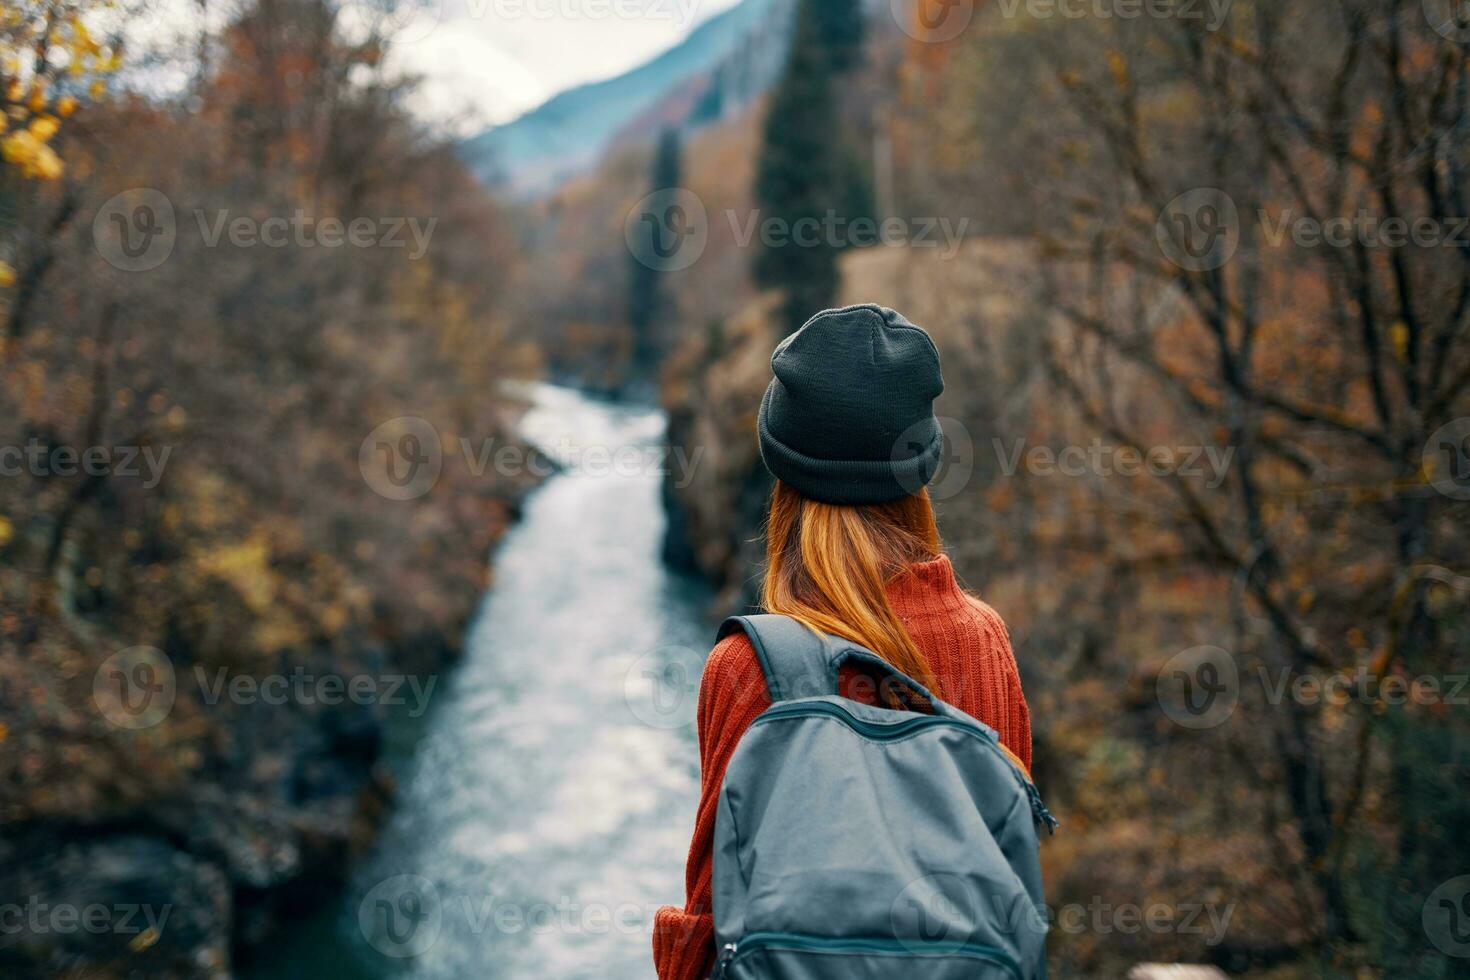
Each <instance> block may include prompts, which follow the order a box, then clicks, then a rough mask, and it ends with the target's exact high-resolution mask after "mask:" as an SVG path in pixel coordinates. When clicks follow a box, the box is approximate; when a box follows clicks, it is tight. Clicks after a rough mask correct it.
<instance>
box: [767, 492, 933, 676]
mask: <svg viewBox="0 0 1470 980" xmlns="http://www.w3.org/2000/svg"><path fill="white" fill-rule="evenodd" d="M940 547H941V545H940V541H939V527H938V526H937V525H936V524H935V522H934V508H933V507H932V506H931V505H930V503H929V493H928V491H927V490H922V489H921V490H920V491H919V492H918V493H916V494H912V495H910V496H907V497H902V498H900V499H898V500H894V501H891V502H889V503H884V504H866V505H840V504H829V503H823V502H822V501H819V500H812V499H810V498H807V497H803V496H802V495H801V494H799V493H797V492H796V491H795V490H793V489H791V488H790V487H789V486H787V485H786V484H784V483H781V482H780V481H777V483H776V489H775V490H774V492H773V493H772V494H771V508H770V513H769V516H768V517H767V519H766V573H765V582H764V585H763V588H762V604H763V605H764V606H765V608H766V609H767V610H768V611H770V612H773V613H782V614H784V615H787V616H790V617H791V618H793V619H795V620H797V621H799V622H802V623H805V624H806V625H807V626H809V627H811V628H812V629H815V630H819V631H821V632H824V633H831V634H833V635H834V636H841V637H843V638H844V639H848V640H852V641H853V642H854V643H858V644H861V645H862V646H864V647H867V648H868V649H869V650H872V651H873V652H874V653H876V654H878V655H879V656H880V657H882V658H883V659H884V660H886V661H887V662H888V663H889V664H891V665H892V666H894V667H896V668H897V669H898V670H900V671H902V672H903V673H905V674H907V675H908V676H910V677H912V678H913V679H914V680H916V681H918V682H919V683H921V684H923V685H924V686H925V687H927V688H929V690H930V691H931V692H933V694H934V696H935V697H943V693H942V692H941V691H940V690H939V688H938V679H937V678H936V677H934V675H933V672H932V671H931V670H930V669H929V662H928V660H927V659H926V658H925V657H924V654H923V652H922V651H921V650H920V649H919V648H918V646H917V645H916V644H915V643H914V640H913V637H911V636H910V635H909V632H908V630H907V629H906V628H905V627H904V625H903V621H902V620H901V619H899V618H898V614H897V613H896V612H894V610H893V607H892V606H891V605H890V604H889V602H888V596H887V593H886V591H885V590H884V586H885V585H887V583H888V582H889V580H890V579H892V578H893V577H894V576H896V575H899V574H900V573H902V572H903V570H904V569H905V568H907V567H908V566H909V565H911V564H913V563H914V562H919V561H926V560H929V559H931V558H936V557H938V556H939V554H940Z"/></svg>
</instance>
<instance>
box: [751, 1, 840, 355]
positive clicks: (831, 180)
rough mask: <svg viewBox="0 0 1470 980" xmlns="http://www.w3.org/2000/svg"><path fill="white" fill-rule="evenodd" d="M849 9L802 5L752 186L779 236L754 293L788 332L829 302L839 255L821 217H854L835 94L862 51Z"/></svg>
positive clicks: (758, 260) (759, 256)
mask: <svg viewBox="0 0 1470 980" xmlns="http://www.w3.org/2000/svg"><path fill="white" fill-rule="evenodd" d="M862 36H863V34H862V14H861V12H860V10H859V7H858V4H857V2H856V0H801V4H800V6H799V7H798V9H797V14H796V31H795V36H794V38H793V39H792V45H791V54H790V56H789V58H788V60H787V63H786V68H785V71H784V73H783V74H782V77H781V80H780V82H779V83H778V84H777V86H776V88H775V91H774V92H773V93H772V96H771V106H770V111H769V113H768V114H767V116H766V120H765V129H764V133H763V138H762V144H761V152H760V158H759V160H758V163H757V169H756V179H755V200H756V204H757V206H758V207H759V208H760V210H761V215H760V217H761V221H762V222H763V223H764V222H765V221H768V220H770V219H777V220H778V221H779V222H780V224H779V225H778V227H779V228H780V229H781V230H782V232H783V235H782V237H781V238H780V239H779V240H776V241H769V242H762V243H761V244H760V245H759V247H758V251H757V252H756V255H755V261H754V263H753V272H754V275H755V281H756V283H757V284H758V285H760V286H761V287H763V288H767V289H779V290H780V291H781V292H782V293H783V294H784V296H785V300H784V302H783V305H782V316H783V319H784V321H785V328H786V330H787V331H791V330H795V329H796V328H797V327H799V326H800V325H801V324H802V322H803V321H804V320H805V319H806V318H807V317H808V316H810V315H811V314H812V313H815V312H816V311H818V310H820V309H822V308H824V307H827V306H830V305H831V304H832V301H833V299H834V298H835V296H836V293H837V285H838V274H837V255H838V252H840V251H841V247H842V245H841V243H840V242H838V241H834V240H832V238H833V236H832V235H831V234H829V232H828V226H827V224H826V222H827V217H828V215H829V213H835V214H836V215H838V216H840V217H841V218H843V219H845V220H848V221H850V220H852V219H853V218H855V217H858V216H859V214H858V213H856V209H855V208H854V204H853V202H854V199H855V197H856V196H857V194H856V191H857V188H858V186H859V185H860V182H859V181H857V180H856V179H855V177H854V171H855V170H856V169H857V168H855V167H854V165H853V160H854V159H855V158H854V156H853V154H852V152H851V151H850V149H849V148H848V147H847V145H846V143H845V141H844V139H843V126H842V123H841V119H840V112H839V109H840V106H839V102H840V100H839V99H838V92H837V86H838V85H839V84H840V81H841V76H842V74H843V73H844V72H845V71H846V70H847V69H849V68H850V67H852V66H853V65H854V64H856V62H857V59H858V56H859V53H860V48H861V44H862Z"/></svg>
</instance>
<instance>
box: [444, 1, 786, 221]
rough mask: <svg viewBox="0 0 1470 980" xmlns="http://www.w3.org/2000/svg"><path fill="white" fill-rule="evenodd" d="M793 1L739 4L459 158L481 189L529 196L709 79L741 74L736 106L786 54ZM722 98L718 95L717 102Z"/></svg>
mask: <svg viewBox="0 0 1470 980" xmlns="http://www.w3.org/2000/svg"><path fill="white" fill-rule="evenodd" d="M793 8H794V0H744V2H743V3H740V4H738V5H737V6H735V7H732V8H731V9H729V10H727V11H724V12H723V13H720V14H717V15H715V16H714V17H711V18H710V19H709V20H707V21H705V22H704V23H703V24H701V25H699V26H698V27H696V28H695V29H694V30H693V31H691V32H690V34H689V36H688V37H687V38H685V39H684V40H683V41H682V42H680V43H679V44H677V45H675V46H674V47H672V48H670V49H669V50H668V51H665V52H664V53H663V54H661V55H659V56H658V57H656V58H654V59H653V60H652V61H649V62H647V63H645V64H643V65H640V66H639V67H637V68H634V69H633V70H631V71H629V72H626V73H625V74H622V75H619V76H617V77H616V78H610V79H607V80H606V81H602V82H592V83H589V84H587V85H581V86H578V87H577V88H573V89H568V90H567V91H565V92H562V93H561V94H559V95H557V96H555V97H553V98H551V99H550V100H548V101H547V102H545V103H544V104H542V105H541V106H540V107H538V108H536V109H533V110H531V111H530V112H528V113H526V114H525V115H523V116H521V117H520V118H518V119H516V120H514V121H512V122H509V123H506V124H505V125H503V126H497V127H495V128H493V129H490V130H487V131H486V132H484V133H481V134H479V135H478V136H473V137H471V138H470V139H468V140H466V141H465V142H464V143H463V144H461V148H460V151H461V154H462V156H463V157H464V159H465V160H466V161H467V162H468V164H469V165H470V167H471V168H472V169H473V170H474V171H475V173H476V174H477V175H478V176H479V177H480V179H481V180H483V181H485V182H487V183H496V184H501V185H503V186H505V187H506V188H507V189H508V190H510V191H511V192H512V193H515V194H521V195H535V194H539V193H542V192H545V191H547V190H550V189H552V188H554V187H555V186H556V185H558V184H559V183H560V182H561V181H563V180H565V179H566V178H567V177H570V176H573V175H575V174H577V173H580V172H582V171H585V170H586V169H587V168H588V167H590V166H591V165H592V164H593V163H595V162H596V161H597V159H598V157H599V156H600V155H601V154H602V152H603V150H604V149H606V147H607V146H608V144H609V142H611V140H612V139H613V137H614V136H616V135H619V134H621V133H624V131H625V129H626V128H627V127H629V126H631V125H633V124H635V123H636V121H637V120H639V119H640V117H645V116H647V114H648V113H649V112H650V110H652V109H654V108H655V107H656V106H657V104H658V103H659V102H660V101H662V100H664V99H666V98H668V97H670V96H671V95H674V94H677V93H680V92H681V90H683V89H685V88H687V87H689V86H691V85H693V86H696V87H697V88H699V89H701V90H704V89H708V88H709V87H710V84H711V81H712V80H716V79H720V80H722V84H724V82H723V80H725V79H727V78H728V77H730V76H731V75H734V74H737V72H734V71H732V70H731V66H732V65H734V64H739V65H741V66H747V65H755V66H756V70H754V71H752V70H750V69H748V68H742V70H740V71H739V72H738V76H739V77H740V78H741V79H745V80H747V81H746V84H745V89H746V91H743V92H741V93H738V94H739V95H740V96H741V98H740V101H745V100H747V99H748V98H751V97H753V96H754V95H756V94H759V91H761V90H764V88H765V87H766V86H767V85H769V84H770V81H771V80H772V79H773V77H774V71H773V70H772V69H770V68H768V67H767V65H768V64H778V63H779V57H773V52H779V51H781V50H784V41H785V38H786V36H787V35H788V33H789V30H788V27H787V25H788V24H789V20H790V12H791V10H792V9H793ZM725 98H728V96H726V95H724V94H722V100H723V99H725Z"/></svg>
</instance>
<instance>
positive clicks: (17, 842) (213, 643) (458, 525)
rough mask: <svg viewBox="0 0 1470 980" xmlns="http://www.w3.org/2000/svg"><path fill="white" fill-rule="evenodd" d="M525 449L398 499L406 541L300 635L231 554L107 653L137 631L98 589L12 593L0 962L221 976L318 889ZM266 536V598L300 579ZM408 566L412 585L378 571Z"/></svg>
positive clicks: (423, 687)
mask: <svg viewBox="0 0 1470 980" xmlns="http://www.w3.org/2000/svg"><path fill="white" fill-rule="evenodd" d="M507 431H508V429H507ZM507 441H508V437H507ZM523 451H525V450H523ZM522 469H523V471H524V473H523V475H518V476H508V475H506V474H504V473H497V474H488V475H487V474H481V475H480V477H479V478H478V479H477V480H475V481H474V482H473V484H469V483H467V482H466V481H465V480H464V479H463V478H462V477H460V478H458V486H457V488H452V489H450V492H449V493H446V494H445V495H444V496H443V497H442V498H441V497H438V496H437V495H436V497H435V498H434V500H435V501H437V502H431V503H428V504H426V505H424V506H422V507H418V508H416V509H409V510H404V511H402V514H403V515H404V516H405V517H406V518H411V520H410V523H411V524H413V525H414V527H415V528H416V529H417V530H416V533H417V535H418V540H417V542H416V548H415V555H416V556H417V557H409V558H405V559H404V561H403V564H402V565H398V566H395V567H394V568H393V569H392V572H393V574H391V575H390V574H384V575H380V576H376V577H372V576H369V577H365V578H363V579H361V580H354V581H351V582H347V583H344V589H351V590H353V594H352V595H351V596H350V598H349V597H348V596H341V597H340V598H341V599H342V600H343V602H344V604H345V605H346V608H345V609H344V610H343V611H342V612H341V613H340V614H338V613H335V612H326V611H323V610H321V609H319V608H315V607H313V612H312V614H311V619H310V620H309V628H304V629H303V631H302V637H303V640H304V642H302V643H300V644H299V645H297V644H292V645H289V646H280V647H272V645H270V644H269V643H268V642H266V641H267V640H268V638H269V637H270V636H272V635H274V634H272V633H270V632H269V630H267V629H266V627H267V626H269V625H271V624H272V622H273V620H272V618H271V616H272V612H271V610H270V609H269V608H260V607H259V605H258V603H257V604H256V607H255V612H256V613H257V615H252V614H251V612H252V603H251V602H250V601H246V600H248V599H249V598H251V597H249V596H248V589H249V584H248V583H247V581H246V579H247V576H245V575H244V574H243V573H242V572H241V570H240V567H239V566H240V565H241V564H244V563H246V558H245V557H242V556H239V555H235V556H234V557H233V561H221V562H219V563H218V564H217V566H215V567H214V568H213V571H214V574H213V575H206V576H200V577H199V578H198V579H197V580H195V581H194V582H193V583H192V584H191V591H190V592H189V593H188V598H190V599H195V600H199V601H201V602H204V601H207V602H208V603H210V605H209V608H208V609H207V610H205V612H204V614H205V615H206V616H207V619H206V620H204V621H200V622H189V621H187V613H186V611H185V610H184V609H183V608H182V607H181V608H180V609H179V610H178V611H177V612H176V616H175V619H174V621H173V622H166V623H165V624H164V625H163V628H162V629H161V630H160V631H159V632H157V633H152V634H145V635H146V636H147V638H148V639H149V640H150V641H151V645H150V646H147V647H136V648H125V649H121V650H120V651H119V652H117V653H112V655H111V656H108V654H109V653H111V652H112V651H115V650H119V648H122V647H125V640H123V639H121V638H120V637H122V636H124V635H128V634H131V635H138V634H137V633H136V632H133V631H132V630H129V629H128V627H127V625H124V623H119V622H107V621H105V620H103V619H102V617H100V616H99V615H97V613H96V611H95V610H87V611H86V613H85V614H81V613H78V612H77V611H76V607H75V605H73V607H72V618H71V619H70V620H69V619H67V618H64V617H60V616H50V615H46V614H45V611H46V610H45V608H44V607H42V606H40V605H39V604H38V603H37V604H33V606H32V610H33V611H32V612H31V613H30V614H29V615H27V614H25V613H20V614H17V613H13V612H10V611H9V610H7V612H6V619H7V622H6V624H5V628H4V630H3V631H0V633H3V636H4V638H5V640H6V642H5V643H4V644H3V645H0V757H3V765H0V774H3V776H4V779H3V784H0V785H3V789H0V807H3V813H4V828H3V830H0V975H4V976H6V977H17V978H31V977H35V978H44V977H58V976H67V977H71V976H87V977H148V978H164V980H167V978H199V977H208V978H227V977H230V976H233V975H234V974H235V972H236V970H238V969H239V968H240V967H241V965H242V964H243V965H248V963H249V962H250V961H251V960H252V959H253V958H255V957H256V956H257V955H258V954H259V953H260V951H262V950H263V949H265V948H267V947H268V946H269V944H270V943H271V942H272V940H273V938H275V937H276V936H277V935H278V933H279V929H280V927H281V926H282V924H283V923H286V922H288V921H294V920H297V919H299V918H301V917H303V916H306V915H308V914H310V913H312V912H313V911H314V910H316V909H318V908H320V907H322V906H323V905H324V903H326V902H327V901H329V900H330V899H331V898H332V897H334V896H335V895H336V894H337V893H338V891H339V890H340V887H341V885H342V883H343V881H344V879H345V876H346V874H347V872H348V870H349V869H350V868H351V866H352V864H353V862H354V860H355V859H356V858H357V857H358V856H360V855H361V854H362V853H363V852H364V850H365V849H366V848H367V847H368V846H369V845H370V844H371V843H372V841H373V840H374V837H375V835H376V832H377V829H378V827H379V825H380V822H381V820H382V818H383V816H384V814H385V813H386V812H387V810H388V808H389V807H390V806H391V804H392V800H393V796H394V786H393V783H392V779H391V776H390V775H389V774H388V772H387V768H386V766H385V763H384V760H385V753H386V750H387V747H388V745H389V743H390V742H391V741H392V740H393V739H394V738H395V737H399V738H401V737H403V736H404V735H405V733H410V734H411V732H412V731H414V730H416V728H417V727H418V726H419V725H420V721H419V719H421V718H422V716H423V714H424V712H425V711H427V710H430V708H431V707H432V702H433V697H434V692H435V690H436V688H437V687H438V685H439V684H440V683H442V677H441V675H442V674H443V673H444V672H445V671H446V670H449V669H451V668H452V665H453V664H454V662H455V660H456V658H457V657H458V655H459V650H460V643H461V641H462V637H463V632H464V627H465V625H466V623H467V621H468V619H469V617H470V615H471V614H472V613H473V611H474V609H475V606H476V603H477V602H478V600H479V597H480V595H481V594H482V591H483V588H484V584H485V581H486V578H487V576H486V574H485V555H486V554H487V553H488V551H489V548H490V547H491V545H493V543H494V541H496V540H498V539H499V537H500V536H501V535H503V533H504V532H505V531H506V530H507V529H508V528H509V526H510V524H511V523H512V521H514V520H515V518H516V517H517V515H518V513H519V510H520V506H521V501H522V500H523V498H524V497H525V495H526V494H527V493H528V492H530V490H532V489H533V488H534V487H535V486H536V484H537V481H536V480H535V479H534V478H533V477H532V476H531V475H530V474H531V473H532V472H533V471H544V468H543V467H539V466H538V467H535V468H532V467H524V468H522ZM449 480H450V482H451V483H455V481H456V478H455V477H449ZM266 550H267V552H268V554H269V557H268V558H262V559H260V564H262V565H264V566H266V567H269V568H270V569H271V571H272V572H273V573H274V574H273V575H272V576H271V581H273V582H275V581H276V579H277V576H279V577H280V579H281V580H282V581H284V582H285V583H286V584H284V585H281V586H280V591H279V592H278V593H276V595H275V602H273V603H272V602H268V603H266V606H267V607H275V609H276V611H277V612H279V605H281V604H285V603H286V601H287V599H288V598H290V599H295V600H297V601H303V602H304V601H305V600H306V599H307V598H309V597H308V596H306V595H301V594H297V593H295V592H293V590H292V589H291V587H290V586H291V583H293V582H294V581H295V578H294V576H295V575H296V574H297V571H296V570H294V569H295V565H294V562H293V559H295V558H303V559H306V556H304V555H297V554H293V553H290V552H288V551H287V550H286V549H284V548H282V547H281V546H280V544H279V542H276V543H275V544H273V546H270V547H268V548H267V549H266ZM425 558H431V559H432V561H425ZM476 567H478V569H479V572H478V573H475V572H474V571H473V570H474V569H475V568H476ZM405 573H411V574H409V575H408V579H409V581H411V582H412V583H413V584H414V586H415V588H416V589H418V590H423V591H413V592H408V593H407V594H403V593H399V594H394V590H393V587H392V583H395V582H396V583H398V584H399V585H400V586H401V585H402V582H403V576H404V575H405ZM6 584H9V585H11V586H14V585H15V580H14V579H13V578H12V579H9V580H7V582H6ZM226 585H233V586H235V588H227V587H225V586H226ZM256 585H257V586H259V585H260V583H256ZM241 589H244V590H245V592H246V600H242V598H241V594H240V590H241ZM254 598H257V599H258V598H259V597H254ZM325 598H326V594H325V593H323V594H318V595H316V596H315V597H314V599H315V600H316V601H323V600H325ZM62 601H69V602H72V603H78V602H82V601H83V600H80V599H75V598H72V599H68V600H62ZM274 625H276V626H277V628H279V627H280V625H281V624H280V623H279V621H275V623H274ZM302 625H303V627H306V626H307V624H305V623H303V624H302ZM330 625H335V626H336V629H335V631H332V632H330V633H329V632H327V631H326V630H325V627H327V626H330ZM79 631H88V632H87V633H86V634H85V638H89V639H91V640H92V641H93V642H94V643H95V644H96V647H95V648H89V647H88V646H86V645H84V643H83V642H82V641H83V639H84V635H83V633H81V632H79ZM19 640H27V641H28V642H25V643H21V642H17V641H19ZM138 651H142V652H141V653H140V652H138ZM104 657H106V659H105V660H104V659H103V658H104ZM99 661H100V663H99ZM114 683H119V684H123V685H134V686H132V687H125V688H124V689H122V690H121V693H118V692H114V691H113V690H112V686H113V685H114ZM150 699H153V700H152V701H151V702H150ZM164 702H167V704H166V706H165V705H164ZM160 708H161V709H162V710H159V709H160Z"/></svg>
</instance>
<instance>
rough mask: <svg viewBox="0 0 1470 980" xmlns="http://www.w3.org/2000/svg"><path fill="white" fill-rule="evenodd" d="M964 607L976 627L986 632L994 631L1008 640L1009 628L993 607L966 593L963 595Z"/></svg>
mask: <svg viewBox="0 0 1470 980" xmlns="http://www.w3.org/2000/svg"><path fill="white" fill-rule="evenodd" d="M965 605H966V606H967V607H968V609H969V613H970V617H971V619H972V620H973V621H974V622H975V623H976V624H977V625H979V626H982V627H984V628H985V629H988V630H994V631H995V632H998V633H999V634H1000V635H1001V636H1004V637H1006V638H1007V639H1009V638H1010V635H1011V631H1010V627H1008V626H1006V621H1005V620H1004V619H1002V618H1001V615H1000V613H998V612H996V611H995V607H994V606H992V605H991V604H990V603H988V602H986V601H985V600H984V599H981V598H980V597H979V596H977V595H971V594H970V593H968V592H967V593H965Z"/></svg>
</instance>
